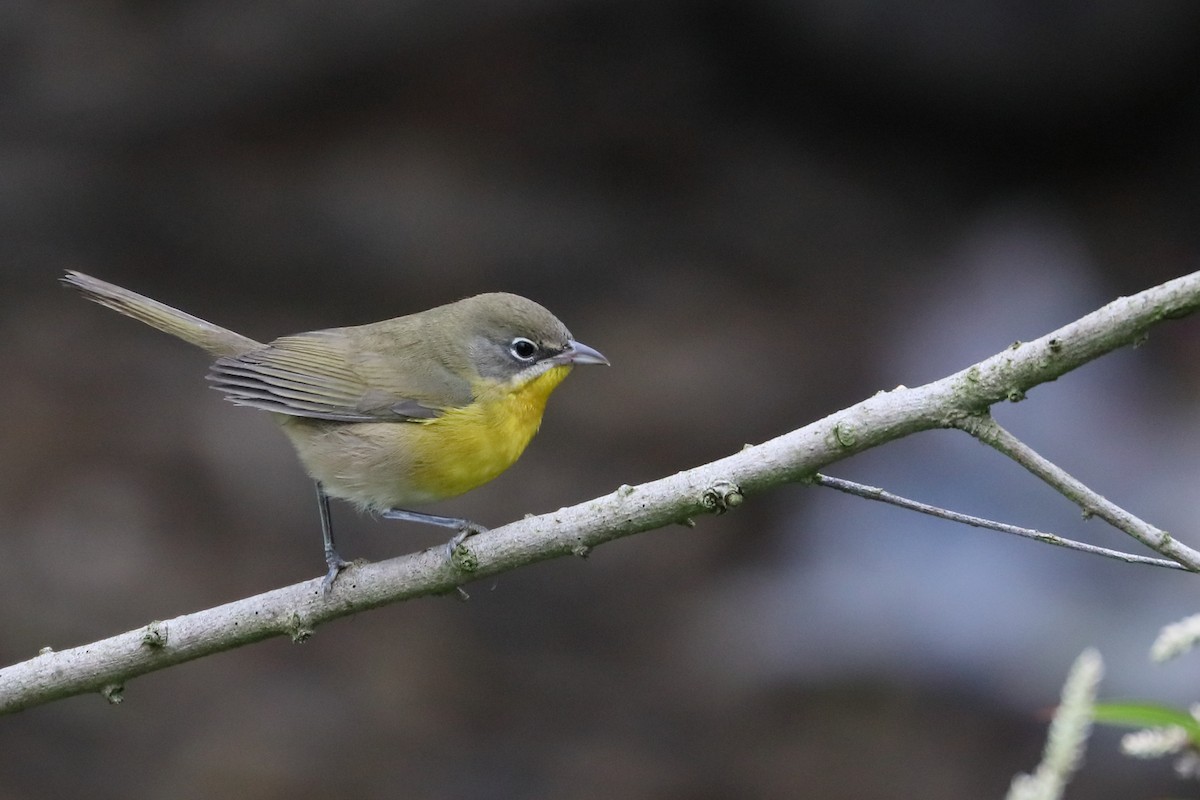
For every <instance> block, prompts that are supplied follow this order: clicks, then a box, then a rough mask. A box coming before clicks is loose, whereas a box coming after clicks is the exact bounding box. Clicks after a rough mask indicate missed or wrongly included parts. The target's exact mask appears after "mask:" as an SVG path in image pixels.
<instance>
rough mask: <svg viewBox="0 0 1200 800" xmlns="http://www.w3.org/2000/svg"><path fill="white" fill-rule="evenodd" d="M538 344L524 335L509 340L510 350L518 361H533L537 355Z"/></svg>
mask: <svg viewBox="0 0 1200 800" xmlns="http://www.w3.org/2000/svg"><path fill="white" fill-rule="evenodd" d="M537 351H538V346H537V345H536V344H534V343H533V342H532V341H531V340H529V339H526V338H525V337H524V336H518V337H517V338H515V339H513V340H512V341H511V342H509V345H508V352H509V353H511V354H512V357H513V358H515V359H516V360H517V361H533V357H534V356H536V355H537Z"/></svg>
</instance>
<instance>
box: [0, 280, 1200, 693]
mask: <svg viewBox="0 0 1200 800" xmlns="http://www.w3.org/2000/svg"><path fill="white" fill-rule="evenodd" d="M1198 307H1200V273H1193V274H1191V275H1187V276H1184V277H1181V278H1177V279H1175V280H1173V281H1169V282H1168V283H1164V284H1162V285H1160V286H1156V287H1154V288H1151V289H1147V290H1146V291H1144V292H1141V293H1139V294H1137V295H1134V296H1132V297H1125V298H1120V299H1118V300H1116V301H1114V302H1112V303H1109V304H1108V305H1106V306H1104V307H1103V308H1101V309H1099V310H1097V311H1095V312H1093V313H1091V314H1088V315H1087V316H1085V317H1083V318H1081V319H1079V320H1077V321H1076V322H1073V323H1071V324H1069V325H1067V326H1064V327H1063V328H1060V329H1059V330H1057V331H1054V332H1053V333H1050V334H1047V335H1046V336H1043V337H1042V338H1040V339H1038V340H1036V341H1034V342H1029V343H1026V344H1016V345H1013V346H1012V347H1009V348H1006V349H1005V350H1004V351H1003V352H1001V353H998V354H997V355H995V356H992V357H991V358H988V359H986V360H984V361H981V362H979V363H978V364H975V365H974V366H972V367H969V368H967V369H965V370H962V371H961V372H957V373H955V374H953V375H950V376H948V377H946V378H943V379H942V380H939V381H935V382H933V383H929V384H926V385H925V386H921V387H917V388H914V389H908V388H904V387H898V388H896V389H893V390H892V391H889V392H880V393H878V394H876V395H875V396H874V397H871V398H869V399H867V400H864V401H862V402H860V403H857V404H856V405H853V406H851V407H850V408H847V409H845V410H842V411H838V412H836V413H834V414H831V415H829V416H828V417H825V418H824V419H821V420H818V421H816V422H813V423H811V424H809V425H805V426H804V427H802V428H799V429H798V430H795V431H792V432H790V433H787V434H784V435H783V436H780V437H778V438H775V439H772V440H770V441H768V442H765V443H763V444H760V445H757V446H753V447H747V448H746V449H744V450H742V451H740V452H738V453H735V454H733V455H730V456H727V457H725V458H722V459H720V460H718V461H714V462H712V463H709V464H706V465H703V466H700V467H696V468H695V469H690V470H686V471H684V472H680V473H678V474H675V475H672V476H670V477H667V478H662V479H660V480H656V481H652V482H650V483H646V484H642V485H641V486H637V487H631V486H623V487H621V488H619V489H617V490H616V491H615V492H612V493H611V494H608V495H605V496H603V497H599V498H597V499H595V500H591V501H589V502H586V503H581V504H579V505H576V506H572V507H570V508H564V509H560V510H558V511H555V512H551V513H549V514H542V515H541V516H537V517H531V518H527V519H523V520H519V521H517V522H513V523H511V524H509V525H505V526H503V527H500V528H496V529H493V530H492V531H490V532H488V533H484V534H481V535H479V536H477V537H474V538H472V539H470V540H468V541H467V543H466V545H465V546H461V547H460V548H459V549H457V550H456V551H455V557H454V561H453V564H449V563H447V561H446V558H445V554H444V550H442V549H441V548H435V549H433V550H427V551H424V552H420V553H414V554H410V555H407V556H402V557H400V558H394V559H390V560H388V561H382V562H378V563H374V564H355V565H354V566H352V567H350V568H348V569H347V570H346V571H345V572H343V573H342V575H341V576H340V577H339V578H338V580H337V583H336V584H335V585H334V589H333V591H332V593H331V594H330V595H329V596H328V597H325V596H322V593H321V586H320V580H318V579H314V580H312V581H308V582H305V583H301V584H297V585H294V586H290V587H286V588H282V589H276V590H274V591H271V592H267V593H265V594H261V595H258V596H257V597H251V598H248V599H245V600H239V601H237V602H234V603H229V604H227V605H223V606H219V607H217V608H213V609H209V610H207V611H200V612H196V613H194V614H187V615H184V616H181V617H176V618H174V619H171V620H166V621H165V622H155V623H150V624H149V625H147V626H146V627H144V628H141V629H138V630H134V631H130V632H128V633H124V634H120V635H118V636H114V637H112V638H110V639H105V640H103V641H99V642H95V643H93V644H89V645H85V646H82V647H76V648H72V649H70V650H64V651H61V652H43V653H42V654H40V655H38V656H37V657H35V658H32V659H30V660H28V661H25V662H22V663H19V664H14V665H12V666H10V667H6V668H4V669H2V670H0V713H2V712H12V711H17V710H20V709H24V708H29V707H30V706H35V705H38V704H40V703H46V702H49V701H51V700H55V699H58V698H62V697H67V696H70V695H74V694H80V693H84V692H102V693H103V694H104V696H106V697H109V698H110V699H116V698H119V697H120V688H121V687H122V686H123V685H124V684H125V682H126V681H128V680H129V679H131V678H133V677H136V676H138V675H142V674H145V673H147V672H151V671H153V670H157V669H162V668H163V667H167V666H171V665H173V664H178V663H181V662H184V661H188V660H191V659H194V658H199V657H201V656H204V655H208V654H210V653H215V652H219V651H221V650H227V649H231V648H234V647H239V646H241V645H244V644H249V643H250V642H255V641H259V640H261V639H265V638H268V637H271V636H291V637H292V638H293V639H295V640H298V641H302V640H303V639H305V638H307V637H308V636H309V635H311V633H312V631H313V629H314V628H315V627H316V626H317V625H319V624H321V623H323V622H326V621H328V620H331V619H335V618H337V617H340V616H345V615H348V614H354V613H357V612H359V611H363V610H366V609H368V608H373V607H376V606H380V605H383V604H385V603H392V602H396V601H399V600H405V599H409V598H413V597H419V596H422V595H429V594H438V593H445V592H449V591H453V590H454V588H455V587H457V586H459V585H461V584H464V583H467V582H469V581H472V580H475V579H478V578H483V577H487V576H490V575H495V574H497V573H500V572H504V571H507V570H511V569H514V568H516V567H518V566H521V565H524V564H530V563H533V562H536V561H540V560H544V559H548V558H554V557H558V556H564V555H570V554H574V555H585V554H586V553H587V552H588V551H589V549H590V548H593V547H595V546H597V545H600V544H603V543H605V542H608V541H611V540H613V539H617V538H620V537H623V536H628V535H630V534H634V533H639V532H641V531H645V530H650V529H653V528H661V527H664V526H666V525H669V524H672V523H680V522H685V521H688V520H690V519H691V518H692V517H693V516H696V515H698V514H703V513H720V512H723V511H725V510H728V509H731V508H734V507H736V506H738V505H740V504H741V503H742V502H743V500H744V499H746V498H753V497H754V496H756V495H759V494H761V493H763V492H765V491H767V490H769V489H771V488H774V487H777V486H779V485H780V484H783V483H786V482H790V481H796V480H800V479H802V478H804V477H805V476H808V475H812V474H813V473H814V472H816V471H817V470H819V469H821V468H823V467H825V466H827V465H829V464H832V463H834V462H836V461H840V460H841V459H843V458H846V457H848V456H851V455H854V454H856V453H860V452H862V451H864V450H867V449H869V448H872V447H877V446H879V445H881V444H884V443H886V442H890V441H892V440H894V439H898V438H900V437H903V436H907V435H908V434H911V433H915V432H917V431H922V430H929V429H931V428H940V427H962V426H963V425H964V424H965V422H964V421H966V420H970V419H978V418H979V416H980V415H981V414H983V413H984V412H986V410H987V409H988V407H990V406H991V405H992V404H994V403H997V402H1000V401H1002V400H1019V399H1021V398H1023V397H1024V396H1025V393H1026V392H1028V391H1029V390H1030V389H1032V388H1033V387H1034V386H1037V385H1038V384H1040V383H1043V382H1045V381H1051V380H1054V379H1056V378H1058V377H1061V376H1062V375H1063V374H1065V373H1067V372H1069V371H1070V370H1072V369H1075V368H1076V367H1078V366H1080V365H1081V364H1085V363H1087V362H1088V361H1091V360H1093V359H1095V358H1098V357H1100V356H1102V355H1104V354H1105V353H1108V352H1110V351H1111V350H1114V349H1116V348H1118V347H1122V346H1125V345H1129V344H1133V343H1134V342H1138V341H1140V340H1142V339H1144V338H1145V336H1146V335H1147V332H1148V331H1149V330H1150V329H1151V328H1152V327H1153V326H1155V325H1157V324H1158V323H1160V322H1162V321H1163V320H1165V319H1171V318H1175V317H1180V316H1184V315H1187V314H1190V313H1192V312H1194V311H1195V310H1196V309H1197V308H1198ZM1005 441H1007V440H1005ZM1092 506H1094V507H1095V513H1097V514H1098V515H1100V514H1101V513H1102V512H1104V513H1108V512H1107V511H1105V507H1104V506H1102V505H1101V504H1099V503H1093V504H1092ZM1089 507H1091V506H1089ZM1113 516H1114V518H1120V517H1119V515H1116V514H1114V515H1113ZM1105 518H1106V519H1107V518H1108V517H1105ZM1114 524H1115V523H1114ZM1118 527H1121V526H1120V525H1118ZM1122 530H1124V528H1123V527H1122ZM1142 533H1143V535H1144V534H1145V531H1142ZM1159 533H1160V535H1159V536H1158V537H1157V538H1156V537H1154V536H1148V537H1146V538H1147V539H1148V540H1149V542H1156V543H1157V544H1159V545H1160V546H1162V547H1163V548H1164V549H1165V553H1164V554H1166V555H1168V556H1170V557H1171V558H1175V559H1177V560H1180V561H1181V562H1182V563H1188V564H1189V566H1195V563H1194V562H1192V561H1190V560H1185V558H1188V559H1190V557H1189V556H1188V555H1187V553H1188V551H1187V550H1186V549H1184V548H1182V546H1181V545H1178V543H1176V542H1174V540H1173V539H1170V537H1168V536H1166V534H1162V533H1161V532H1159ZM1151 546H1153V544H1151Z"/></svg>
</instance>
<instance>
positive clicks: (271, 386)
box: [62, 271, 608, 591]
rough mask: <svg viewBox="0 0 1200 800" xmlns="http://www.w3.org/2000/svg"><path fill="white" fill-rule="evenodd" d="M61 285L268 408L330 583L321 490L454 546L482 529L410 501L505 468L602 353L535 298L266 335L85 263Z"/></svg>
mask: <svg viewBox="0 0 1200 800" xmlns="http://www.w3.org/2000/svg"><path fill="white" fill-rule="evenodd" d="M62 282H63V283H64V284H66V285H67V286H70V287H71V288H73V289H76V290H78V291H79V292H81V293H82V294H83V295H84V297H86V298H88V299H89V300H93V301H95V302H97V303H99V304H100V305H103V306H106V307H108V308H111V309H113V310H115V311H119V312H120V313H122V314H125V315H126V316H129V317H132V318H134V319H136V320H140V321H141V322H144V323H146V324H147V325H151V326H153V327H155V328H158V329H159V330H161V331H164V332H166V333H169V334H172V335H174V336H177V337H179V338H180V339H183V340H184V341H187V342H190V343H192V344H194V345H197V346H198V347H201V348H203V349H205V350H207V351H208V352H209V353H211V354H212V355H214V356H217V361H216V362H215V363H214V364H213V365H212V368H211V369H210V371H209V375H208V379H209V380H210V381H211V382H212V384H213V386H214V387H215V388H217V389H219V390H220V391H222V392H224V393H225V396H226V399H228V400H230V401H232V402H233V403H236V404H237V405H242V406H251V407H253V408H259V409H263V410H265V411H269V412H271V414H272V416H273V417H274V418H275V420H276V422H278V423H279V425H280V427H281V428H282V429H283V432H284V433H285V434H287V436H288V438H289V439H290V440H291V442H292V445H293V446H294V447H295V448H296V453H297V455H299V457H300V461H301V463H302V464H303V465H304V468H305V469H306V470H307V471H308V474H309V475H310V476H311V477H312V478H313V480H314V481H316V485H317V500H318V507H319V509H320V514H321V532H322V535H323V537H324V542H325V562H326V564H327V565H328V568H329V569H328V572H327V573H326V575H325V582H324V587H325V591H329V589H330V587H332V585H333V581H334V579H335V578H336V577H337V575H338V573H339V572H340V571H341V569H342V568H343V567H345V566H346V565H347V562H346V561H344V560H342V557H341V556H340V555H338V552H337V550H336V549H335V547H334V542H333V529H332V526H331V524H330V519H329V498H330V497H336V498H339V499H342V500H347V501H349V502H351V503H353V504H354V505H356V506H358V507H359V508H360V509H366V510H370V511H374V512H377V513H379V514H380V515H382V516H384V517H389V518H392V519H404V520H410V521H414V522H424V523H429V524H433V525H440V526H443V527H448V528H454V529H455V530H457V534H456V535H455V536H454V538H453V539H451V541H450V544H449V547H450V549H451V551H453V548H454V547H456V546H457V545H458V544H459V543H461V542H462V541H463V540H464V539H465V538H466V537H467V536H470V535H471V534H473V533H478V532H480V531H482V530H483V528H482V527H481V526H479V525H476V524H475V523H472V522H470V521H469V520H465V519H459V518H456V517H443V516H439V515H436V514H426V513H422V512H418V511H410V510H408V509H406V508H405V506H409V505H420V504H422V503H428V502H433V501H436V500H442V499H445V498H449V497H454V496H456V495H459V494H462V493H463V492H466V491H469V490H470V489H474V488H475V487H477V486H480V485H482V484H484V483H487V482H488V481H490V480H492V479H493V478H495V477H496V476H497V475H499V474H500V473H501V472H503V471H504V470H506V469H508V468H509V467H510V466H512V464H513V462H515V461H516V460H517V458H518V457H520V455H521V453H522V452H523V451H524V450H525V447H526V445H528V444H529V441H530V439H532V438H533V435H534V434H535V433H537V430H538V427H539V426H540V424H541V421H542V413H543V411H544V410H545V407H546V400H547V398H548V397H549V396H550V393H551V392H552V391H554V389H555V387H557V386H558V385H559V383H561V382H562V380H563V379H564V378H565V377H567V374H568V373H569V372H570V371H571V367H572V366H574V365H575V364H608V359H606V358H605V357H604V356H603V355H601V354H600V353H599V352H598V351H596V350H593V349H592V348H590V347H588V346H587V345H585V344H581V343H579V342H577V341H575V340H574V338H572V336H571V334H570V332H569V331H568V330H567V328H566V326H564V325H563V324H562V323H561V322H559V321H558V319H557V318H556V317H555V316H554V315H553V314H551V313H550V312H549V311H547V310H546V309H545V308H543V307H542V306H540V305H538V304H537V303H535V302H533V301H532V300H527V299H525V298H524V297H520V296H518V295H515V294H505V293H498V292H497V293H490V294H480V295H476V296H474V297H468V298H466V299H465V300H459V301H458V302H455V303H449V304H447V305H444V306H438V307H437V308H431V309H429V310H428V311H421V312H418V313H415V314H409V315H408V316H404V317H397V318H395V319H389V320H384V321H382V322H373V323H370V324H367V325H357V326H353V327H345V328H328V329H325V330H318V331H310V332H307V333H298V334H295V335H294V336H284V337H282V338H280V339H276V340H274V341H272V342H270V343H269V344H262V343H261V342H257V341H255V340H253V339H250V338H248V337H245V336H242V335H241V334H239V333H234V332H233V331H231V330H227V329H226V328H222V327H220V326H218V325H213V324H212V323H210V322H206V321H204V320H202V319H200V318H198V317H194V316H192V315H191V314H187V313H185V312H183V311H180V310H178V309H175V308H172V307H171V306H168V305H165V304H163V303H160V302H158V301H156V300H151V299H150V298H148V297H144V296H142V295H140V294H137V293H136V292H131V291H129V290H128V289H122V288H121V287H119V286H115V285H113V284H111V283H106V282H105V281H102V280H98V279H96V278H93V277H91V276H89V275H84V274H82V273H80V272H73V271H72V272H67V274H66V275H65V276H64V277H63V278H62Z"/></svg>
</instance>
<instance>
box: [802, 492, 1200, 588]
mask: <svg viewBox="0 0 1200 800" xmlns="http://www.w3.org/2000/svg"><path fill="white" fill-rule="evenodd" d="M811 482H812V483H815V484H816V485H818V486H827V487H829V488H830V489H837V490H838V491H839V492H845V493H846V494H852V495H855V496H856V497H862V498H865V499H867V500H878V501H879V502H881V503H888V504H889V505H893V506H899V507H900V508H907V509H908V510H910V511H917V512H920V513H922V514H928V515H929V516H931V517H937V518H939V519H946V520H950V521H951V522H961V523H962V524H964V525H972V526H974V527H976V528H987V529H988V530H993V531H999V532H1001V533H1011V534H1013V535H1014V536H1024V537H1025V538H1026V539H1034V540H1036V541H1039V542H1044V543H1045V544H1052V545H1055V546H1056V547H1065V548H1067V549H1068V550H1079V551H1080V552H1083V553H1092V554H1094V555H1098V556H1104V557H1105V558H1114V559H1116V560H1117V561H1124V562H1126V563H1127V564H1149V565H1151V566H1154V567H1166V568H1167V569H1181V570H1187V569H1188V568H1187V567H1185V566H1183V565H1182V564H1179V563H1178V562H1175V561H1170V560H1168V559H1165V558H1151V557H1149V556H1138V555H1134V554H1133V553H1123V552H1121V551H1120V550H1110V549H1109V548H1107V547H1099V546H1097V545H1094V544H1087V543H1086V542H1077V541H1075V540H1074V539H1067V538H1064V537H1062V536H1058V535H1056V534H1053V533H1046V532H1045V531H1038V530H1034V529H1033V528H1022V527H1020V526H1018V525H1009V524H1007V523H1005V522H995V521H993V520H990V519H984V518H983V517H973V516H971V515H970V514H960V513H959V512H957V511H950V510H949V509H945V508H939V507H938V506H931V505H929V504H927V503H922V502H919V501H917V500H909V499H908V498H907V497H901V496H900V495H897V494H892V493H891V492H888V491H884V490H883V489H880V488H879V487H877V486H867V485H866V484H862V483H855V482H854V481H848V480H845V479H844V478H833V477H830V476H828V475H822V474H820V473H817V474H816V475H813V477H812V481H811Z"/></svg>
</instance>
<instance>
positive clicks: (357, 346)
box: [208, 328, 471, 422]
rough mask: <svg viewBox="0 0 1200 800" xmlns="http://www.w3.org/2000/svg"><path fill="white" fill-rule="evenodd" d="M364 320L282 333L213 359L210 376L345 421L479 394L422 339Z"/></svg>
mask: <svg viewBox="0 0 1200 800" xmlns="http://www.w3.org/2000/svg"><path fill="white" fill-rule="evenodd" d="M360 330H361V329H356V328H333V329H330V330H326V331H313V332H312V333H302V334H298V335H296V336H286V337H284V338H282V339H276V340H275V341H273V342H271V343H270V344H269V345H267V346H266V347H264V348H262V349H259V350H252V351H250V352H248V353H243V354H241V355H237V356H227V357H225V358H221V359H219V360H218V361H217V362H216V363H215V364H213V366H212V369H211V370H210V372H209V375H208V379H209V380H210V381H212V383H213V387H214V388H216V389H219V390H220V391H222V392H224V393H225V396H226V398H227V399H228V400H230V401H232V402H234V403H236V404H237V405H242V406H251V407H253V408H260V409H263V410H264V411H274V412H276V413H278V414H288V415H290V416H296V417H310V418H313V419H327V420H335V421H339V422H405V421H414V420H420V419H429V418H432V417H436V416H438V415H440V414H441V413H442V412H443V411H444V410H445V409H447V408H451V407H455V406H460V405H465V404H467V403H469V402H470V400H471V391H470V386H469V385H468V384H467V382H466V381H464V380H462V379H461V378H458V377H456V376H454V375H452V374H451V373H450V372H449V371H448V370H446V369H445V368H444V367H443V366H441V365H440V364H438V363H437V362H436V361H434V360H432V359H428V358H423V357H422V355H423V354H422V352H421V351H422V350H423V348H422V347H421V346H420V343H416V342H414V343H409V345H410V347H411V350H412V352H410V353H407V354H406V353H405V352H404V351H403V350H404V345H405V343H404V342H389V343H388V346H387V347H386V350H385V351H384V352H381V351H380V350H379V349H378V348H372V347H371V346H370V345H371V344H377V342H376V340H377V337H364V336H362V335H359V334H358V333H357V332H358V331H360Z"/></svg>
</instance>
